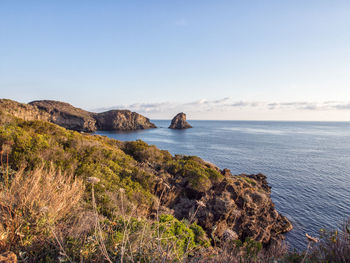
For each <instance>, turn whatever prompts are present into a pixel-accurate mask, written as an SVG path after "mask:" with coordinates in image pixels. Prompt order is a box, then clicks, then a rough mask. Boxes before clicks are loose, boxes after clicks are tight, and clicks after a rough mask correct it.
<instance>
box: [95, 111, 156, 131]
mask: <svg viewBox="0 0 350 263" xmlns="http://www.w3.org/2000/svg"><path fill="white" fill-rule="evenodd" d="M94 117H95V119H96V122H97V128H98V130H107V131H108V130H119V131H131V130H143V129H150V128H157V127H156V126H155V125H154V124H153V123H151V122H150V120H149V119H148V118H146V117H144V116H142V115H141V114H138V113H136V112H131V111H129V110H110V111H106V112H102V113H98V114H95V115H94Z"/></svg>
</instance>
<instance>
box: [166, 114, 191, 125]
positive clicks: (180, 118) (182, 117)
mask: <svg viewBox="0 0 350 263" xmlns="http://www.w3.org/2000/svg"><path fill="white" fill-rule="evenodd" d="M169 128H170V129H188V128H192V126H191V125H190V124H189V123H188V122H187V121H186V114H185V113H183V112H180V113H178V114H177V115H176V116H175V117H174V118H173V119H172V120H171V124H170V126H169Z"/></svg>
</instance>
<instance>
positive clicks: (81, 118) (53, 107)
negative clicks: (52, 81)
mask: <svg viewBox="0 0 350 263" xmlns="http://www.w3.org/2000/svg"><path fill="white" fill-rule="evenodd" d="M29 104H30V105H33V106H36V107H37V108H38V109H39V110H42V111H43V112H46V113H48V114H49V115H50V118H49V121H50V122H52V123H55V124H57V125H59V126H62V127H64V128H66V129H70V130H75V131H84V132H94V131H96V130H97V128H96V120H95V119H94V117H93V114H92V113H91V112H88V111H85V110H82V109H79V108H76V107H73V106H72V105H70V104H68V103H65V102H60V101H52V100H40V101H32V102H30V103H29Z"/></svg>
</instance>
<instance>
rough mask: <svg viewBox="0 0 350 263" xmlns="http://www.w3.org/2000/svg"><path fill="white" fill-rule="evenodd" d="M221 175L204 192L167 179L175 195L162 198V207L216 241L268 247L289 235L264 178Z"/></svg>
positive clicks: (223, 172)
mask: <svg viewBox="0 0 350 263" xmlns="http://www.w3.org/2000/svg"><path fill="white" fill-rule="evenodd" d="M221 174H222V175H223V177H224V178H223V179H222V180H219V181H216V182H215V181H212V182H211V184H210V185H209V186H208V187H209V188H208V187H205V188H203V190H198V189H197V190H193V189H191V188H189V186H188V178H186V177H183V179H182V181H180V179H179V177H177V181H176V182H173V181H171V177H170V180H169V181H168V182H167V184H168V185H170V187H171V188H172V189H173V190H172V193H173V194H174V193H176V195H175V196H174V195H173V196H172V197H171V200H169V198H170V197H169V198H168V197H166V195H163V204H164V205H165V206H167V207H168V208H169V209H170V210H171V211H174V216H175V217H176V218H178V219H192V220H193V221H195V222H197V224H199V225H200V226H201V227H202V228H203V229H204V230H205V231H206V232H207V235H208V236H213V235H214V236H215V237H216V238H217V239H218V240H222V241H227V240H235V239H240V240H241V241H244V240H245V239H246V238H247V237H250V238H252V239H254V240H256V241H260V242H262V243H263V244H265V245H268V244H269V243H270V242H271V241H273V240H281V239H283V235H282V234H283V233H285V232H288V231H290V230H291V229H292V224H291V223H290V222H289V220H288V219H287V218H286V217H284V216H282V215H280V214H279V213H278V212H277V210H276V209H275V206H274V204H273V202H272V200H271V197H270V193H271V188H270V187H269V185H268V184H267V180H266V176H264V175H262V174H257V175H239V176H232V175H231V173H230V172H228V171H227V170H226V171H221ZM156 195H159V193H156ZM199 202H200V203H201V204H203V205H201V206H199V205H198V203H199ZM214 230H215V231H214Z"/></svg>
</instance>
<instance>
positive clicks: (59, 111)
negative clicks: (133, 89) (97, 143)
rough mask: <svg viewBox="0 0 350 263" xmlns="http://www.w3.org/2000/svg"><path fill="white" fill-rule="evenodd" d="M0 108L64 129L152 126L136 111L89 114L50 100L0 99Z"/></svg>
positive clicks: (128, 129) (152, 126)
mask: <svg viewBox="0 0 350 263" xmlns="http://www.w3.org/2000/svg"><path fill="white" fill-rule="evenodd" d="M0 110H3V111H4V112H6V113H8V114H11V115H13V116H16V117H17V118H21V119H24V120H28V121H29V120H44V121H49V122H52V123H55V124H57V125H59V126H62V127H64V128H66V129H70V130H75V131H84V132H94V131H96V130H121V131H130V130H138V129H149V128H156V126H155V125H154V124H153V123H151V122H150V120H149V119H148V118H146V117H144V116H142V115H140V114H138V113H136V112H130V111H128V110H112V111H108V112H103V113H93V112H89V111H86V110H83V109H79V108H76V107H74V106H72V105H70V104H68V103H65V102H60V101H52V100H41V101H33V102H30V103H29V104H23V103H18V102H16V101H12V100H6V99H2V100H0Z"/></svg>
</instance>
